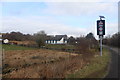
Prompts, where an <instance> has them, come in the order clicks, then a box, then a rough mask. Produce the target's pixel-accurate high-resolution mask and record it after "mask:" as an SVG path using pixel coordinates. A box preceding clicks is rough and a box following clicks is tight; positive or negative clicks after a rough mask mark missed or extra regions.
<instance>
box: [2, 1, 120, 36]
mask: <svg viewBox="0 0 120 80" xmlns="http://www.w3.org/2000/svg"><path fill="white" fill-rule="evenodd" d="M18 1H19V0H17V1H15V0H10V1H9V2H8V0H4V1H2V0H1V3H0V11H1V13H0V15H1V17H2V18H1V20H2V27H0V31H1V32H11V31H20V32H22V33H25V34H26V33H29V34H33V33H36V32H38V31H41V30H44V31H45V32H46V33H47V34H50V35H56V34H67V35H68V36H71V35H72V36H76V37H79V36H80V35H86V34H88V33H89V32H92V33H93V34H94V35H95V37H96V38H97V35H96V34H97V32H96V21H97V20H98V19H99V15H103V16H105V20H106V35H112V34H114V33H116V32H118V1H119V0H106V1H105V0H91V1H89V2H87V0H85V1H84V2H83V1H82V0H81V1H80V0H75V1H74V2H73V1H71V0H69V1H68V0H64V1H62V0H58V2H57V1H56V0H51V2H50V1H48V0H37V2H33V0H25V1H24V2H22V0H21V1H19V2H18ZM55 1H56V2H55Z"/></svg>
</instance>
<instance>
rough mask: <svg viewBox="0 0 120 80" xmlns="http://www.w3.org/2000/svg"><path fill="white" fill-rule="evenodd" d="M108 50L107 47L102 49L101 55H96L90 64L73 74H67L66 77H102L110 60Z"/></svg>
mask: <svg viewBox="0 0 120 80" xmlns="http://www.w3.org/2000/svg"><path fill="white" fill-rule="evenodd" d="M108 52H109V51H108V50H107V49H103V56H100V55H97V56H96V57H94V58H93V59H92V61H91V63H90V64H88V65H87V66H85V67H84V68H83V69H81V70H78V71H77V72H75V73H73V74H69V75H68V78H104V77H105V75H106V74H107V68H108V63H109V61H110V55H109V54H108Z"/></svg>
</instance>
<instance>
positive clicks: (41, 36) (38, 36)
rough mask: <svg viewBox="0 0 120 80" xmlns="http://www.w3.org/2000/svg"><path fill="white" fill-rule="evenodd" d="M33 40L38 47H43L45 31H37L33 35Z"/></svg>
mask: <svg viewBox="0 0 120 80" xmlns="http://www.w3.org/2000/svg"><path fill="white" fill-rule="evenodd" d="M34 38H35V41H36V43H37V44H38V46H39V47H41V46H44V45H45V40H46V33H45V31H39V32H37V33H35V34H34Z"/></svg>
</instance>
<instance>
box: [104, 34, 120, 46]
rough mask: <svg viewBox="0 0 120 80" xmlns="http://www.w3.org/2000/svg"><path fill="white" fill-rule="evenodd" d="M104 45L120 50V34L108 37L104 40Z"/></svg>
mask: <svg viewBox="0 0 120 80" xmlns="http://www.w3.org/2000/svg"><path fill="white" fill-rule="evenodd" d="M103 44H105V45H109V46H114V47H119V48H120V45H119V44H120V32H118V33H115V34H114V35H112V36H111V37H110V36H107V37H105V38H104V39H103Z"/></svg>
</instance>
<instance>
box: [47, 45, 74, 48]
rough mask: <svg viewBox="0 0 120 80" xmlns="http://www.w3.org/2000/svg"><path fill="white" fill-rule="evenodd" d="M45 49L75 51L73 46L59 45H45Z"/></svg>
mask: <svg viewBox="0 0 120 80" xmlns="http://www.w3.org/2000/svg"><path fill="white" fill-rule="evenodd" d="M45 47H47V48H57V49H75V47H74V46H73V45H60V44H46V45H45Z"/></svg>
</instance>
